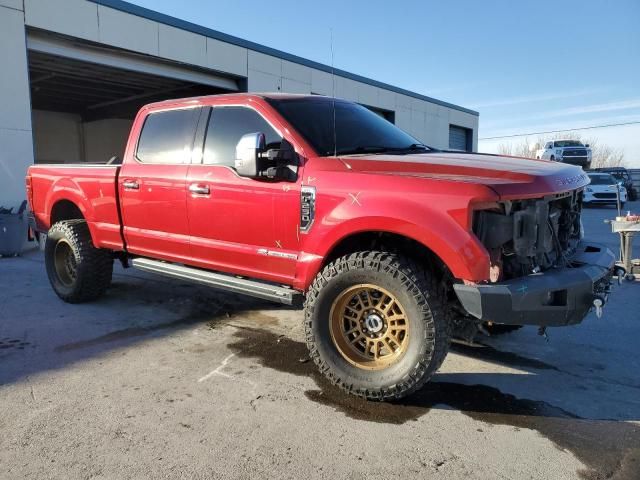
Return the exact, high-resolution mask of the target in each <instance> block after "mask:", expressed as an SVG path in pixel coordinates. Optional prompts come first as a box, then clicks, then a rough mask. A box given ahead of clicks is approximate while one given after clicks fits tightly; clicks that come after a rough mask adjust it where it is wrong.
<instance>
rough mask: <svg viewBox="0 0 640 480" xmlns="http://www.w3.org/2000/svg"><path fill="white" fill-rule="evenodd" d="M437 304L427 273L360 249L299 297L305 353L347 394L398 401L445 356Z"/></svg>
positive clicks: (444, 324)
mask: <svg viewBox="0 0 640 480" xmlns="http://www.w3.org/2000/svg"><path fill="white" fill-rule="evenodd" d="M444 301H445V300H444V297H443V294H442V293H441V291H440V288H439V287H438V282H437V281H436V279H435V278H434V276H433V274H432V273H431V272H430V271H429V270H427V269H425V268H424V267H423V266H419V265H418V264H417V263H415V262H414V261H413V260H411V259H409V258H407V257H403V256H401V255H396V254H392V253H386V252H377V251H366V252H357V253H353V254H351V255H347V256H344V257H341V258H338V259H337V260H335V261H333V262H332V263H330V264H329V265H327V266H326V267H325V268H324V269H323V270H322V272H320V273H319V274H318V276H317V277H316V279H315V280H314V282H313V285H312V286H311V288H310V290H309V292H308V294H307V301H306V305H305V333H306V340H307V346H308V348H309V352H310V356H311V358H312V359H313V360H314V362H315V363H316V365H317V366H318V368H319V369H320V371H321V372H322V373H323V374H324V375H325V376H326V377H327V378H328V379H329V380H330V381H331V382H332V383H333V384H335V385H337V386H339V387H340V388H342V389H343V390H345V391H346V392H348V393H351V394H354V395H357V396H360V397H364V398H366V399H370V400H393V399H398V398H402V397H404V396H406V395H408V394H410V393H412V392H414V391H415V390H417V389H418V388H420V387H421V386H422V385H423V384H424V383H425V382H427V381H428V380H429V379H430V378H431V376H432V375H433V374H434V373H435V371H436V370H437V369H438V368H439V367H440V365H441V364H442V362H443V361H444V359H445V357H446V355H447V352H448V349H449V341H450V331H449V322H448V320H447V315H446V310H445V305H444Z"/></svg>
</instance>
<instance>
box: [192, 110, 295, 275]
mask: <svg viewBox="0 0 640 480" xmlns="http://www.w3.org/2000/svg"><path fill="white" fill-rule="evenodd" d="M210 111H211V113H210V116H209V118H208V122H207V125H206V128H204V129H203V136H204V149H203V152H202V162H201V163H200V164H196V163H194V164H192V165H191V166H190V168H189V174H188V178H187V190H188V193H187V213H188V217H189V227H190V233H191V251H192V254H193V257H194V261H195V262H197V264H198V265H199V266H202V267H205V268H209V269H213V270H221V271H228V272H232V273H238V274H243V275H247V276H251V277H256V278H263V279H267V280H272V281H280V282H284V283H286V282H288V281H290V279H291V278H292V277H293V276H294V274H295V267H296V260H297V249H298V239H297V235H296V233H297V225H298V222H299V220H298V216H299V208H300V188H299V181H298V182H297V183H292V182H287V181H275V180H274V181H269V180H261V179H260V180H259V179H252V178H243V177H240V176H239V175H238V174H237V173H236V171H235V169H234V165H235V148H236V144H237V143H238V141H239V140H240V138H241V137H242V136H243V135H245V134H248V133H256V132H261V133H264V134H265V136H266V142H267V145H268V146H270V147H271V148H278V147H279V145H280V142H281V141H282V135H281V133H280V132H278V131H277V130H276V128H275V127H274V126H272V125H271V124H270V123H269V122H268V121H267V120H266V118H265V117H264V116H263V115H261V114H260V113H259V112H258V111H256V110H255V109H253V108H251V107H249V106H215V107H212V108H211V109H210Z"/></svg>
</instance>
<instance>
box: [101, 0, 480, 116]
mask: <svg viewBox="0 0 640 480" xmlns="http://www.w3.org/2000/svg"><path fill="white" fill-rule="evenodd" d="M88 1H90V2H92V3H96V4H98V5H102V6H104V7H108V8H113V9H115V10H119V11H121V12H125V13H129V14H131V15H135V16H137V17H142V18H146V19H148V20H152V21H155V22H158V23H162V24H165V25H169V26H172V27H176V28H179V29H182V30H186V31H189V32H192V33H197V34H199V35H203V36H205V37H209V38H213V39H215V40H220V41H222V42H226V43H230V44H233V45H237V46H239V47H243V48H247V49H249V50H254V51H256V52H260V53H264V54H265V55H271V56H272V57H277V58H280V59H281V60H287V61H289V62H293V63H298V64H300V65H304V66H306V67H310V68H315V69H316V70H321V71H323V72H326V73H332V72H333V73H334V74H335V75H338V76H340V77H344V78H347V79H350V80H355V81H357V82H361V83H365V84H367V85H371V86H374V87H378V88H382V89H385V90H390V91H392V92H395V93H399V94H401V95H406V96H408V97H413V98H417V99H419V100H424V101H426V102H430V103H435V104H437V105H440V106H443V107H447V108H452V109H454V110H458V111H461V112H464V113H468V114H471V115H475V116H479V115H480V114H479V113H478V112H476V111H475V110H471V109H468V108H465V107H461V106H460V105H454V104H453V103H449V102H445V101H442V100H438V99H436V98H432V97H428V96H426V95H422V94H419V93H416V92H412V91H410V90H406V89H404V88H400V87H396V86H393V85H389V84H388V83H384V82H379V81H378V80H373V79H371V78H367V77H363V76H361V75H357V74H355V73H351V72H347V71H345V70H341V69H339V68H332V67H330V66H329V65H325V64H323V63H320V62H316V61H314V60H308V59H306V58H303V57H299V56H297V55H293V54H291V53H287V52H283V51H282V50H277V49H275V48H271V47H267V46H265V45H261V44H259V43H256V42H252V41H250V40H245V39H243V38H239V37H235V36H233V35H229V34H227V33H223V32H220V31H218V30H213V29H211V28H207V27H203V26H202V25H197V24H195V23H191V22H188V21H186V20H181V19H179V18H176V17H172V16H171V15H166V14H164V13H160V12H156V11H154V10H151V9H149V8H145V7H141V6H139V5H134V4H132V3H129V2H125V1H124V0H88Z"/></svg>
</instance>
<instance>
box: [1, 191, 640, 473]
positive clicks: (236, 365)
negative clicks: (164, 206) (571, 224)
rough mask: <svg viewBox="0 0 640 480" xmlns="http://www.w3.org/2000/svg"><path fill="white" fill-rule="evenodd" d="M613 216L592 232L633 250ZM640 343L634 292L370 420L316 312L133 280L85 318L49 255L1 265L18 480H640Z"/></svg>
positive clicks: (532, 336)
mask: <svg viewBox="0 0 640 480" xmlns="http://www.w3.org/2000/svg"><path fill="white" fill-rule="evenodd" d="M627 208H628V209H631V210H635V211H636V212H638V211H640V202H635V203H628V204H627ZM613 216H615V211H614V210H613V209H612V208H607V207H604V208H588V209H586V210H585V215H584V224H585V230H586V233H587V237H588V238H590V239H592V240H594V241H599V242H603V243H607V244H608V245H609V246H610V247H611V248H612V249H615V250H617V248H618V237H617V236H615V235H613V234H612V233H610V228H609V226H608V225H606V224H605V223H604V220H605V219H607V218H612V217H613ZM636 252H637V255H636V257H640V243H638V245H637V250H636ZM639 334H640V281H636V282H625V283H624V284H623V285H622V286H621V287H616V288H615V289H614V292H613V294H612V297H611V300H610V302H609V304H608V305H607V307H606V308H605V314H604V316H603V318H601V319H597V318H596V317H595V315H594V314H590V315H589V316H588V318H587V319H586V320H585V321H584V322H583V323H582V324H580V325H577V326H572V327H565V328H556V329H549V331H548V338H545V337H542V336H540V335H538V332H537V329H536V328H523V329H521V330H519V331H516V332H514V333H511V334H508V335H504V336H500V337H491V338H488V337H485V338H481V339H480V341H481V344H482V345H481V346H477V347H468V346H462V345H454V346H453V347H452V351H451V353H450V354H449V356H448V358H447V360H446V361H445V363H444V365H443V366H442V368H441V370H440V371H439V373H438V374H437V375H436V376H435V377H434V380H433V381H432V382H431V383H429V384H428V385H427V386H426V387H425V388H424V389H423V390H422V391H420V392H418V393H417V394H415V395H413V396H411V397H409V398H407V399H405V400H403V401H402V402H399V403H396V404H380V403H368V402H364V401H361V400H359V399H354V398H351V397H347V396H345V395H343V394H342V393H340V392H339V391H337V390H336V389H334V388H333V387H331V386H329V385H327V384H326V382H325V381H324V380H323V379H322V378H321V377H320V376H319V375H318V374H317V373H316V371H315V368H314V366H313V364H312V362H310V361H309V359H308V357H307V354H306V348H305V346H304V344H303V332H302V312H301V311H299V310H295V309H287V308H282V307H280V306H277V305H272V304H268V303H265V302H260V301H256V300H251V299H247V298H244V297H239V296H235V295H229V294H227V293H220V292H216V291H214V290H210V289H206V288H203V287H198V286H193V285H189V284H185V283H181V282H172V281H169V280H166V279H162V278H158V277H153V276H150V275H146V274H143V273H140V272H138V271H135V270H126V271H125V270H123V269H122V268H120V267H119V266H118V267H117V268H116V270H115V274H114V283H113V287H112V288H111V289H110V290H109V292H108V294H107V295H106V296H105V297H104V298H103V299H101V300H99V301H97V302H94V303H91V304H83V305H68V304H65V303H63V302H61V301H60V300H59V299H58V298H57V297H56V296H55V294H54V293H53V291H52V290H51V288H50V286H49V283H48V280H47V277H46V274H45V271H44V263H43V258H42V253H41V252H39V251H32V252H29V253H27V254H25V255H24V256H23V257H20V258H3V259H0V432H2V434H1V435H0V478H6V479H18V478H36V479H41V478H60V479H76V478H78V479H85V478H86V479H88V478H117V479H125V478H136V479H137V478H203V479H204V478H231V479H245V478H258V477H260V478H296V479H297V478H306V479H316V478H331V479H336V478H349V479H373V478H381V479H389V478H443V479H445V478H446V479H465V480H468V479H494V478H495V479H605V478H607V479H617V480H632V479H639V478H640V374H639V373H638V372H639V371H640V355H639V354H638V349H639V347H638V345H639V342H638V338H639V336H640V335H639Z"/></svg>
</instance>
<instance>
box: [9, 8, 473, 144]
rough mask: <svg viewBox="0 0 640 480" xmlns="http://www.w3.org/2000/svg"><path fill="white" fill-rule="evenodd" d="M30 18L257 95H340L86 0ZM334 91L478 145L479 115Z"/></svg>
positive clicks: (326, 81)
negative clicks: (235, 81) (455, 131)
mask: <svg viewBox="0 0 640 480" xmlns="http://www.w3.org/2000/svg"><path fill="white" fill-rule="evenodd" d="M5 1H7V0H5ZM14 1H15V0H14ZM25 20H26V23H27V25H29V26H33V27H37V28H40V29H46V30H51V31H54V32H58V33H61V34H64V35H69V36H72V37H78V38H82V39H86V40H91V41H94V42H100V43H104V44H107V45H111V46H114V47H118V48H124V49H127V50H131V51H134V52H138V53H143V54H147V55H153V56H157V57H162V58H167V59H171V60H175V61H178V62H182V63H184V64H187V65H194V66H197V67H202V68H206V69H210V70H215V71H217V72H223V73H228V74H231V75H235V76H240V77H246V78H247V85H248V90H249V91H250V92H288V93H317V94H322V95H331V94H332V93H333V92H334V89H333V88H332V83H333V80H332V78H331V75H330V74H329V73H327V72H325V71H322V70H318V69H315V68H311V67H309V66H306V65H302V64H298V63H295V62H292V61H288V60H284V59H282V58H279V57H275V56H271V55H267V54H265V53H262V52H258V51H254V50H251V49H248V48H243V47H240V46H238V45H233V44H231V43H226V42H222V41H220V40H218V39H214V38H209V37H206V36H205V35H200V34H197V33H193V32H189V31H186V30H181V29H179V28H176V27H174V26H170V25H165V24H163V23H160V22H157V21H155V20H151V19H148V18H143V17H139V16H136V15H132V14H129V13H126V12H122V11H119V10H115V9H113V8H109V7H105V6H103V5H98V4H95V3H92V2H88V1H86V0H49V1H47V2H43V1H42V0H25ZM335 95H336V96H337V97H340V98H345V99H347V100H353V101H356V102H359V103H362V104H365V105H368V106H371V107H377V108H381V109H385V110H391V111H394V112H395V118H396V124H397V125H398V126H399V127H400V128H402V129H404V130H406V131H408V132H409V133H411V134H412V135H414V136H415V137H416V138H418V139H419V140H421V141H423V142H425V143H427V144H430V145H433V146H435V147H439V148H448V147H449V125H450V124H453V125H459V126H461V127H466V128H471V129H473V131H474V141H473V145H474V149H476V148H477V136H478V135H477V134H478V117H477V116H476V115H473V114H470V113H466V112H462V111H459V110H456V109H454V108H450V107H446V106H442V105H439V104H437V103H431V102H428V101H425V100H422V99H419V98H414V97H412V96H409V95H403V94H401V93H397V92H394V91H390V90H386V89H384V88H379V87H376V86H373V85H369V84H367V83H363V82H359V81H356V80H353V79H350V78H346V77H341V76H336V78H335Z"/></svg>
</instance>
